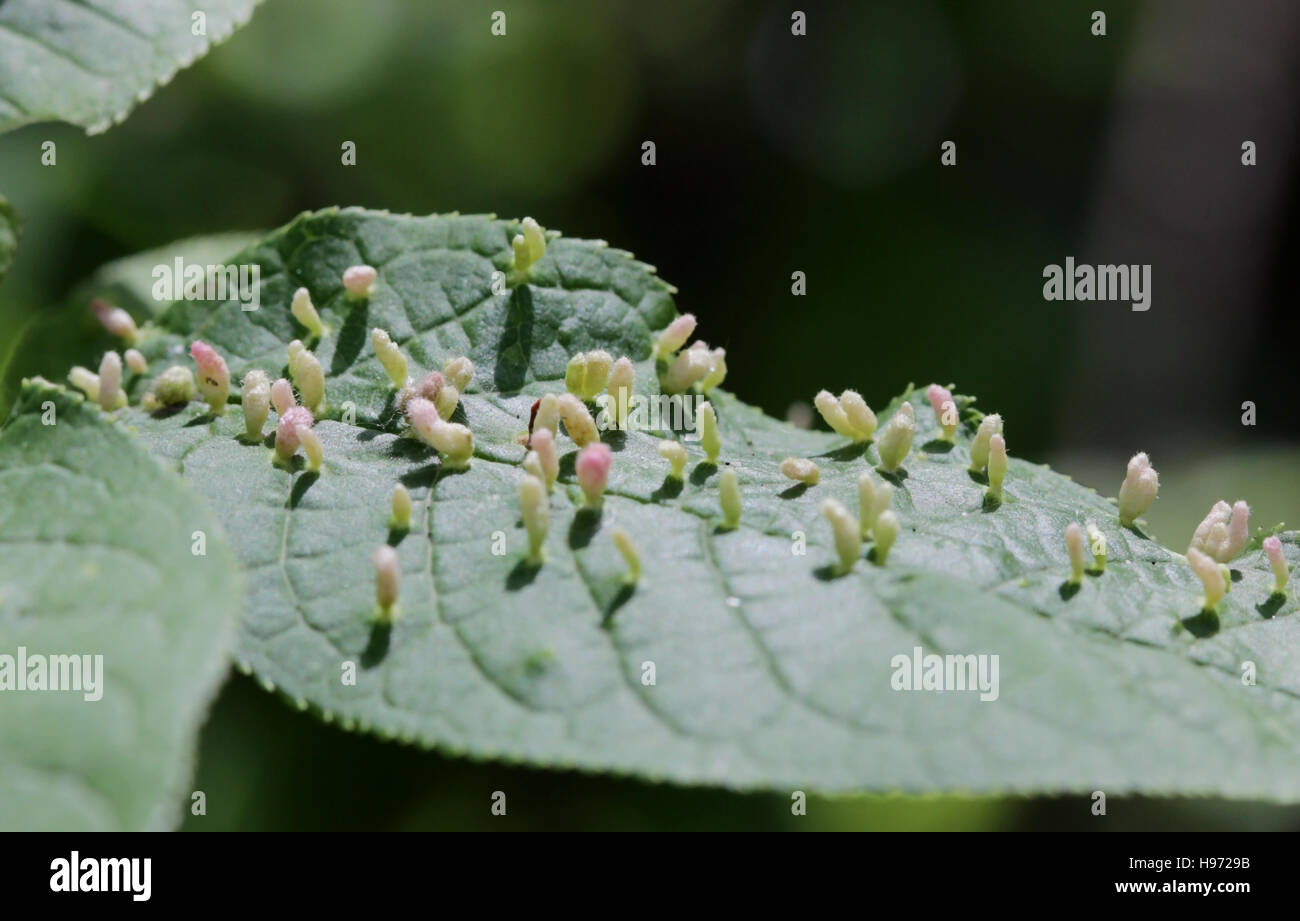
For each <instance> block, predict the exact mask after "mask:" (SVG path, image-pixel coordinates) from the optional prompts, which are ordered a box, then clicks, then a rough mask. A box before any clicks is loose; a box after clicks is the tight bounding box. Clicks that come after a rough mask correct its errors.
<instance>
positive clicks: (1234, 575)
mask: <svg viewBox="0 0 1300 921" xmlns="http://www.w3.org/2000/svg"><path fill="white" fill-rule="evenodd" d="M1228 578H1230V579H1232V581H1233V582H1240V581H1241V580H1242V578H1244V577H1243V576H1242V574H1241V570H1240V569H1229V570H1228Z"/></svg>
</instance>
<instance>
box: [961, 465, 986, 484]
mask: <svg viewBox="0 0 1300 921" xmlns="http://www.w3.org/2000/svg"><path fill="white" fill-rule="evenodd" d="M966 475H967V476H968V477H970V478H971V479H972V480H974V481H975V482H976V483H979V484H980V485H981V486H987V485H989V475H988V474H987V473H985V472H984V471H983V470H970V469H967V470H966Z"/></svg>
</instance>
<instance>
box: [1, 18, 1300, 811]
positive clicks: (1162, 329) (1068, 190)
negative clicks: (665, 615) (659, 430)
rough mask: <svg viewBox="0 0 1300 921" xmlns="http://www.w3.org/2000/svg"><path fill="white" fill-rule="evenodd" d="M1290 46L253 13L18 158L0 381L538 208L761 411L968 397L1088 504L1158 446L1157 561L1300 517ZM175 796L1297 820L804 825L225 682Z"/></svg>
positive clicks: (1293, 39)
mask: <svg viewBox="0 0 1300 921" xmlns="http://www.w3.org/2000/svg"><path fill="white" fill-rule="evenodd" d="M1099 7H1100V8H1103V9H1104V10H1105V12H1106V14H1107V23H1106V25H1107V35H1106V36H1104V37H1096V36H1093V35H1092V34H1091V24H1092V20H1091V14H1092V11H1093V10H1094V9H1097V8H1099ZM796 8H799V9H803V10H804V11H805V12H806V13H807V16H808V34H807V36H806V37H798V38H796V37H793V36H792V35H791V34H790V27H789V24H790V13H791V10H792V9H796ZM495 9H504V10H505V12H506V13H507V23H508V28H507V35H506V36H505V37H494V36H492V35H491V34H490V30H489V26H490V15H491V12H492V11H493V10H495ZM1298 45H1300V4H1296V3H1294V2H1288V0H1273V2H1262V0H1245V2H1235V3H1232V4H1225V3H1215V2H1209V0H1164V2H1146V3H1136V2H1122V3H1111V4H1102V3H1100V2H1098V0H1089V2H1086V3H1084V2H1072V0H1054V2H1050V3H1047V2H1042V0H997V2H948V3H942V2H933V0H886V2H863V0H859V2H842V3H810V2H795V3H792V4H776V3H769V2H740V0H730V2H728V0H715V2H705V0H681V2H662V0H660V2H655V3H638V2H632V0H621V2H611V0H565V2H554V0H553V2H543V0H490V2H464V0H456V2H452V0H436V2H435V0H406V2H402V0H368V2H365V3H360V2H345V0H266V3H265V4H264V5H263V6H262V7H261V8H259V9H258V11H257V12H256V13H255V15H254V17H253V20H252V22H251V23H250V24H249V25H248V26H246V27H245V28H244V29H242V30H240V31H238V32H236V33H235V35H234V37H233V38H232V39H231V40H230V41H229V42H228V43H227V44H225V45H223V46H222V47H220V48H218V49H216V50H215V51H214V52H213V53H212V54H211V55H210V56H209V57H207V58H205V59H204V60H202V61H201V62H200V63H199V64H197V65H195V66H194V67H193V68H191V69H189V70H186V71H184V72H182V73H181V74H179V75H178V76H177V78H176V79H175V80H174V81H173V83H172V84H171V85H169V86H168V87H165V88H163V89H161V90H159V91H158V93H157V94H156V96H155V97H154V98H153V99H151V100H150V101H148V102H147V103H145V104H144V105H142V106H141V107H140V108H139V109H138V110H137V111H136V112H135V113H133V114H132V116H131V117H130V118H129V119H128V120H127V121H126V122H125V123H124V124H123V125H120V126H118V127H115V128H113V129H112V130H110V131H109V132H108V133H106V134H104V135H99V136H95V137H87V136H85V135H84V134H82V133H81V132H80V131H79V130H78V129H74V128H71V127H69V126H65V125H35V126H29V127H27V128H24V129H22V130H20V131H18V132H15V133H13V134H11V135H8V136H6V137H4V138H0V189H4V190H5V192H6V193H7V194H8V195H9V196H10V197H11V199H12V200H13V201H14V203H15V204H16V205H17V206H18V207H19V208H20V209H21V210H22V211H23V212H24V213H25V215H26V218H27V221H26V225H25V233H24V238H23V242H22V246H21V247H20V249H19V253H18V260H17V263H16V265H15V267H14V269H13V271H12V272H11V274H10V276H9V277H8V278H6V280H5V283H4V285H3V287H0V342H3V348H0V354H3V353H5V352H6V351H7V350H9V349H11V348H16V349H18V350H22V349H24V348H26V346H24V345H23V344H22V341H21V339H20V338H19V334H20V331H21V330H22V329H23V328H24V327H25V326H26V325H27V324H28V323H29V322H31V317H32V316H34V315H39V314H40V312H42V311H47V310H50V309H52V308H54V306H55V305H58V304H59V303H60V302H61V301H62V300H63V299H64V298H65V297H66V296H67V295H68V293H69V292H70V290H71V289H72V288H73V286H74V285H75V284H76V283H77V282H78V281H79V280H80V279H82V278H83V277H85V276H86V275H88V274H89V273H91V272H92V271H93V270H94V269H95V268H96V267H97V266H99V265H100V264H102V263H104V262H105V261H107V260H110V259H113V258H116V257H119V256H122V255H127V254H130V253H134V252H138V251H140V250H142V249H146V248H150V247H154V246H158V245H162V244H165V243H168V242H170V241H172V240H174V239H177V238H180V237H186V236H191V235H199V234H211V233H215V232H219V231H227V230H248V229H259V228H271V227H274V226H278V225H280V224H282V223H284V222H285V221H287V220H288V219H289V218H291V217H292V216H293V215H294V214H296V213H298V212H299V211H302V210H306V209H315V208H319V207H323V206H327V205H333V204H339V205H350V204H356V205H365V206H368V207H373V208H388V209H391V210H393V211H402V212H412V213H417V214H420V213H429V212H436V211H451V210H459V211H462V212H477V211H488V212H495V213H497V214H500V215H503V216H522V215H525V214H530V215H533V216H534V217H536V218H538V219H539V220H540V221H541V222H542V223H543V225H545V226H547V227H554V228H559V229H561V230H563V231H564V232H565V233H566V234H568V235H571V236H584V237H599V238H603V239H606V240H609V241H610V242H611V243H613V244H614V245H617V246H620V247H622V248H625V249H629V250H632V251H633V252H634V253H636V254H637V255H638V256H639V257H641V258H643V259H645V260H646V261H649V262H651V263H653V264H655V265H656V266H658V268H659V270H660V273H661V274H662V275H663V276H664V277H665V278H667V279H668V280H669V281H671V282H672V283H674V284H675V285H677V286H678V288H679V289H680V295H679V297H678V305H679V307H680V308H681V309H682V310H683V311H691V312H694V313H695V314H697V315H698V316H699V317H700V321H701V326H700V335H701V336H703V337H704V338H706V339H708V340H709V342H710V343H713V344H717V345H724V346H726V348H727V350H728V364H729V366H730V369H731V373H730V377H729V379H728V387H729V389H732V390H734V391H735V392H736V393H738V394H739V395H740V396H742V397H743V398H745V399H747V400H749V401H750V402H753V403H756V404H758V405H761V406H762V407H763V408H765V409H766V410H767V411H769V412H771V413H773V414H776V415H784V414H785V413H786V412H787V409H788V407H789V406H790V405H791V404H792V403H794V402H796V401H805V402H807V401H809V400H810V399H811V397H812V395H813V394H814V393H815V392H816V391H817V390H818V389H820V388H823V387H825V388H828V389H831V390H834V391H837V392H838V391H839V390H840V389H842V388H844V387H854V388H856V389H859V390H860V391H861V392H862V393H863V394H864V395H865V396H866V398H867V400H868V401H869V402H870V403H872V404H873V405H879V404H883V403H884V402H886V401H887V400H888V399H889V397H891V396H892V395H893V394H895V393H897V392H898V391H900V390H901V389H903V387H904V386H905V385H906V384H907V383H908V382H909V381H910V382H915V383H917V384H925V383H928V382H929V381H931V380H939V381H942V382H945V383H947V382H955V383H956V384H957V387H958V389H959V390H961V391H962V392H967V393H973V394H977V395H978V397H979V405H980V406H982V407H983V408H985V409H986V410H989V411H994V410H996V411H999V412H1001V413H1002V414H1003V415H1004V417H1005V418H1006V420H1007V423H1006V424H1007V433H1008V442H1009V444H1010V445H1011V448H1012V451H1013V452H1014V453H1017V454H1020V455H1021V456H1025V457H1029V458H1031V459H1034V460H1041V461H1050V462H1052V463H1053V464H1054V465H1055V466H1057V467H1059V468H1060V469H1062V470H1064V471H1065V472H1068V473H1070V474H1072V475H1074V476H1075V478H1076V479H1079V480H1081V481H1083V482H1085V483H1088V484H1089V485H1093V486H1096V487H1098V488H1099V489H1100V490H1101V491H1102V492H1103V493H1105V494H1113V493H1114V491H1115V490H1116V488H1117V487H1118V483H1119V480H1120V479H1121V478H1122V476H1123V469H1124V463H1125V461H1126V460H1127V458H1128V456H1129V455H1130V454H1132V453H1133V452H1134V451H1136V450H1139V449H1142V450H1146V451H1148V452H1149V453H1150V454H1151V456H1152V459H1153V462H1154V463H1155V465H1156V466H1157V467H1158V468H1159V469H1160V472H1161V480H1162V490H1161V496H1162V497H1161V499H1160V501H1159V502H1158V503H1157V505H1156V507H1155V508H1154V509H1153V510H1152V512H1151V513H1150V515H1149V516H1148V517H1149V518H1150V520H1151V522H1152V524H1153V526H1154V528H1155V530H1156V532H1157V534H1158V536H1160V537H1161V538H1162V539H1163V540H1164V541H1165V543H1167V544H1168V545H1169V546H1172V547H1181V546H1184V545H1185V544H1186V541H1187V539H1188V538H1189V536H1190V533H1191V529H1192V527H1193V526H1194V525H1195V523H1196V522H1197V521H1198V520H1199V519H1200V517H1201V516H1202V515H1203V514H1204V513H1205V510H1206V509H1208V507H1209V505H1210V504H1211V503H1212V502H1213V501H1214V500H1215V499H1218V498H1227V499H1229V500H1232V499H1235V498H1238V497H1244V498H1246V499H1248V500H1249V501H1250V502H1251V504H1252V506H1253V507H1254V509H1255V516H1256V517H1255V519H1254V520H1255V523H1257V524H1261V525H1271V524H1272V523H1274V522H1276V521H1280V520H1287V521H1290V522H1291V523H1292V524H1293V525H1294V524H1295V523H1296V522H1298V521H1300V478H1297V475H1296V471H1297V469H1300V467H1298V465H1297V461H1298V460H1300V450H1298V449H1300V420H1298V419H1297V408H1296V407H1297V403H1296V398H1295V394H1294V386H1293V382H1294V380H1295V366H1294V356H1295V352H1296V341H1297V339H1296V331H1297V329H1296V327H1297V324H1296V320H1295V294H1294V291H1295V279H1294V277H1293V274H1292V267H1293V265H1294V259H1293V256H1294V253H1295V247H1296V240H1297V234H1298V233H1300V191H1298V189H1297V182H1296V179H1297V176H1298V175H1300V172H1298V170H1297V159H1296V153H1297V150H1296V141H1297V138H1296V125H1297V115H1298V114H1300V113H1298V112H1297V108H1298V107H1300V102H1298V101H1297V100H1300V94H1298V93H1297V81H1298V78H1300V72H1298V66H1300V47H1298ZM47 139H49V140H54V141H55V142H56V143H57V145H58V165H57V166H56V167H52V168H51V167H42V166H41V165H40V163H39V157H40V145H41V142H42V141H44V140H47ZM345 140H351V141H354V142H355V143H356V145H357V150H358V157H357V165H356V166H354V167H345V166H342V165H341V163H340V146H341V144H342V143H343V142H344V141H345ZM647 140H649V141H654V142H655V144H656V146H657V160H658V162H657V165H655V166H653V167H646V166H643V165H642V164H641V144H642V142H644V141H647ZM945 140H952V141H955V142H956V144H957V158H958V162H957V166H955V167H948V168H945V167H942V166H940V163H939V152H940V150H939V146H940V143H941V142H943V141H945ZM1245 140H1252V141H1255V142H1256V144H1257V146H1258V165H1257V166H1254V167H1246V166H1243V165H1242V164H1241V143H1242V141H1245ZM1067 256H1074V257H1075V258H1076V260H1077V261H1079V262H1087V263H1150V264H1152V266H1153V269H1152V275H1153V294H1152V302H1151V303H1152V306H1151V309H1150V310H1149V311H1148V312H1146V313H1139V312H1133V311H1131V310H1130V308H1129V307H1128V305H1127V304H1122V303H1106V302H1095V303H1087V302H1084V303H1080V302H1072V303H1071V302H1066V303H1059V302H1048V301H1045V300H1044V299H1043V297H1042V286H1043V277H1042V272H1043V267H1044V266H1046V265H1048V264H1053V263H1064V261H1065V258H1066V257H1067ZM796 270H799V271H803V272H805V273H807V278H808V293H807V295H806V296H805V297H794V296H792V295H791V293H790V275H791V272H793V271H796ZM15 343H16V345H15ZM18 357H19V358H26V359H28V360H31V359H32V358H33V357H34V356H30V355H19V356H18ZM82 359H83V356H78V355H71V354H70V355H63V354H59V353H58V350H57V349H55V351H54V353H53V354H51V355H49V356H44V355H42V356H40V357H39V360H40V361H41V362H42V364H44V365H45V366H46V367H48V368H50V369H51V370H54V369H57V368H62V367H66V366H67V365H68V364H71V363H72V362H73V361H74V360H82ZM21 363H22V362H21V361H15V362H13V363H12V364H11V365H10V367H11V368H16V367H18V366H19V365H20V364H21ZM9 383H10V384H12V381H11V382H9ZM1246 400H1251V401H1254V402H1255V403H1256V404H1257V412H1258V424H1257V425H1256V426H1254V427H1246V426H1243V425H1242V424H1241V414H1242V409H1241V404H1242V403H1243V401H1246ZM196 787H197V788H199V789H203V790H205V792H207V794H208V804H209V814H208V816H207V817H205V818H202V819H197V818H196V819H191V820H190V821H189V822H188V823H187V827H194V828H282V827H293V828H298V827H307V828H370V827H383V828H429V827H439V828H445V827H456V828H462V827H488V828H492V827H499V826H501V825H505V826H507V827H530V828H542V827H562V828H590V827H601V828H604V827H620V828H621V827H630V828H678V827H688V828H711V827H744V828H780V827H796V828H1024V827H1041V828H1055V827H1080V828H1098V827H1105V828H1108V829H1114V828H1119V827H1126V828H1148V827H1153V826H1156V827H1163V826H1169V827H1265V828H1272V827H1287V826H1293V827H1294V826H1300V811H1297V810H1294V809H1280V808H1274V807H1268V806H1250V805H1242V804H1235V803H1233V804H1229V803H1214V802H1207V801H1195V802H1180V801H1169V800H1158V801H1131V800H1130V801H1119V800H1116V799H1112V800H1111V806H1110V814H1109V816H1108V817H1107V818H1106V819H1104V820H1098V819H1094V818H1092V817H1091V815H1090V813H1089V810H1088V806H1089V802H1088V800H1087V799H1086V798H1085V797H1077V798H1068V799H1059V800H1043V799H1019V798H1016V799H999V798H962V797H943V798H923V799H912V798H902V797H861V798H850V799H839V800H819V799H814V800H813V801H812V805H811V807H810V810H809V812H810V814H809V816H808V817H807V818H806V819H799V820H795V819H793V818H791V816H790V815H789V807H788V799H787V798H786V797H784V796H758V797H747V796H738V795H731V794H726V793H722V792H718V791H712V790H692V789H675V788H669V787H660V786H650V785H645V784H640V783H635V782H632V781H619V780H612V779H605V778H594V777H588V776H583V775H575V774H567V773H560V772H542V771H529V770H523V769H516V768H506V767H502V766H499V765H490V764H488V765H485V764H476V763H472V762H466V761H457V760H449V759H443V758H440V757H438V756H435V755H432V754H429V753H423V752H418V751H414V750H408V749H402V748H400V747H397V746H395V745H391V744H383V743H379V742H376V741H373V740H371V739H368V738H364V737H353V736H348V735H345V734H344V733H342V732H340V731H338V730H337V729H334V728H331V727H325V726H321V725H316V724H314V723H313V722H312V721H311V720H309V719H308V718H306V717H303V716H301V715H299V714H295V713H293V712H292V711H291V710H290V709H289V708H288V707H287V706H285V705H283V704H282V703H281V702H280V701H278V700H277V699H275V698H274V697H272V696H271V695H268V694H265V693H263V692H261V691H260V690H259V689H257V688H256V687H255V686H254V685H253V683H252V682H251V681H250V680H248V679H244V678H236V679H232V682H231V684H230V685H229V686H228V688H227V690H226V692H225V693H224V694H223V696H222V697H221V699H220V700H219V702H218V703H217V706H216V709H215V711H214V714H213V717H212V720H211V723H210V725H209V727H208V729H207V730H206V732H205V734H204V736H203V740H202V745H201V750H200V752H199V775H198V779H197V781H196ZM498 789H500V790H505V791H506V792H507V794H508V796H509V799H510V804H511V808H510V816H509V817H508V818H505V819H495V820H494V819H492V818H490V816H489V814H488V805H489V796H490V794H491V792H492V791H493V790H498Z"/></svg>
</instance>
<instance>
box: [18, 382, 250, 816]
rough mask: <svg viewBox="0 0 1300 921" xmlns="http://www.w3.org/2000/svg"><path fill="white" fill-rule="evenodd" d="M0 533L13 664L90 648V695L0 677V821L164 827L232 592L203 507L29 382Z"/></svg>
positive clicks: (218, 674) (220, 667) (95, 415)
mask: <svg viewBox="0 0 1300 921" xmlns="http://www.w3.org/2000/svg"><path fill="white" fill-rule="evenodd" d="M197 531H202V532H204V534H205V535H206V547H200V548H198V549H202V550H205V551H206V552H205V554H203V555H195V553H194V550H195V547H196V545H195V542H194V541H195V538H194V535H195V532H197ZM0 544H3V550H2V551H0V655H3V656H8V657H11V660H10V662H9V663H8V667H9V668H12V669H17V662H18V656H19V655H20V653H19V649H20V648H22V649H25V650H26V653H25V654H26V655H27V656H28V657H30V658H31V659H34V658H35V657H36V656H38V655H39V656H46V657H48V656H56V655H59V656H91V657H94V656H102V657H103V659H102V672H99V674H100V675H101V683H99V685H98V693H99V695H101V696H99V699H94V700H87V699H86V694H87V693H89V694H91V696H92V697H94V695H95V692H94V691H90V690H86V691H83V692H81V693H78V692H76V691H64V690H60V691H55V690H45V691H38V690H31V689H30V686H29V688H28V689H26V690H23V689H14V688H9V689H5V690H0V828H3V829H6V830H15V829H57V830H115V829H148V828H160V827H167V826H170V825H172V824H173V823H174V822H175V820H176V819H177V816H178V808H179V807H180V805H181V803H182V801H185V800H188V796H186V795H185V793H186V788H185V784H186V783H187V782H188V779H189V776H190V767H191V760H192V755H193V749H194V745H195V737H196V734H197V732H198V727H199V724H200V723H201V721H202V719H203V717H204V714H205V713H206V710H207V704H208V700H209V698H210V697H211V696H212V694H213V693H214V691H215V690H216V687H217V685H218V683H219V682H220V680H221V678H222V676H223V675H224V674H225V671H226V668H227V665H228V662H229V649H230V645H231V642H232V640H233V633H234V631H233V628H234V623H235V619H236V614H237V610H238V604H239V599H240V583H239V573H238V570H237V568H236V566H235V561H234V558H233V557H232V555H231V553H230V550H229V548H228V547H227V546H226V545H225V543H224V542H223V540H222V538H221V536H220V530H219V528H218V527H217V526H216V525H215V523H214V521H213V519H212V517H211V514H210V513H209V512H208V511H207V510H206V508H205V507H204V504H203V503H202V502H201V501H200V500H198V499H197V498H196V497H195V496H194V495H193V494H192V493H191V492H190V491H189V490H188V489H187V488H186V487H185V485H184V484H183V483H182V482H181V481H180V480H179V479H178V478H177V477H175V476H174V475H172V474H170V473H168V472H167V471H166V470H164V469H162V468H161V467H160V466H159V465H158V463H157V462H156V461H155V459H154V458H152V457H151V456H150V455H149V454H148V452H146V451H145V450H144V449H143V448H142V447H141V446H140V445H139V444H137V443H135V442H134V441H133V440H132V439H131V438H129V437H128V436H127V435H125V434H124V433H123V432H122V431H121V430H120V429H119V428H117V427H115V426H113V425H112V424H111V423H110V422H108V421H107V419H106V418H105V417H104V415H103V414H102V413H101V412H100V410H99V408H98V407H96V406H94V405H91V404H87V403H83V402H82V400H81V399H80V398H79V397H77V396H74V395H72V394H69V393H67V392H65V391H63V390H62V389H59V388H55V387H51V386H49V385H46V384H44V383H42V382H39V381H37V382H29V383H28V384H26V385H25V386H24V388H23V391H22V394H21V397H20V399H19V401H18V403H17V404H16V406H15V409H14V414H13V415H12V416H11V417H10V420H9V422H8V423H7V424H6V426H5V427H4V429H3V430H2V431H0ZM29 661H30V660H29ZM90 661H91V662H92V663H93V662H94V659H93V658H92V659H91V660H90ZM0 668H4V666H3V665H0ZM86 674H87V675H89V674H91V673H89V672H88V673H86ZM16 680H17V679H16V676H15V675H13V674H12V673H11V674H10V676H9V679H8V680H6V679H5V678H4V677H0V686H5V685H6V684H7V683H8V682H11V681H16ZM87 686H88V685H87Z"/></svg>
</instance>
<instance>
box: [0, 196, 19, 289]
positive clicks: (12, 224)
mask: <svg viewBox="0 0 1300 921" xmlns="http://www.w3.org/2000/svg"><path fill="white" fill-rule="evenodd" d="M21 229H22V222H21V220H20V219H19V217H18V211H17V210H16V209H15V208H14V206H13V205H11V204H9V199H7V198H5V197H4V196H3V195H0V281H3V280H4V277H5V272H7V271H9V266H11V265H13V264H14V253H15V252H16V251H17V249H18V232H19V231H20V230H21Z"/></svg>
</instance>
